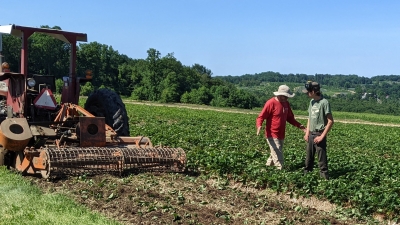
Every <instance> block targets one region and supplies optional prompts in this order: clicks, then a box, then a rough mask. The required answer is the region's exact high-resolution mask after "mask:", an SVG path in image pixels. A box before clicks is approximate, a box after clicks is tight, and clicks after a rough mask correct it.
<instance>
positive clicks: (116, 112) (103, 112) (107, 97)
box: [85, 89, 129, 136]
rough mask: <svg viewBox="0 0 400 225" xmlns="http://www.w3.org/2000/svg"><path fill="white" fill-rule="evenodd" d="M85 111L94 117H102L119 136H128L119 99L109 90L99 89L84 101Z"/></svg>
mask: <svg viewBox="0 0 400 225" xmlns="http://www.w3.org/2000/svg"><path fill="white" fill-rule="evenodd" d="M85 109H86V110H87V111H89V112H90V113H91V114H93V115H94V116H96V117H104V118H105V120H106V124H107V125H109V126H110V127H112V128H113V129H114V130H115V132H117V134H118V135H119V136H129V120H128V115H127V113H126V109H125V104H124V103H123V102H122V99H121V97H120V96H119V95H118V94H117V93H115V92H114V91H111V90H109V89H99V90H97V91H95V92H93V93H92V94H90V95H89V97H88V98H87V100H86V103H85Z"/></svg>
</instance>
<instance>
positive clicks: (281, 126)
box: [256, 97, 301, 140]
mask: <svg viewBox="0 0 400 225" xmlns="http://www.w3.org/2000/svg"><path fill="white" fill-rule="evenodd" d="M264 120H266V123H267V124H266V126H265V136H266V137H267V138H270V137H272V138H277V139H280V140H283V139H285V130H286V121H287V122H289V123H290V124H292V125H293V126H295V127H300V126H301V124H300V123H299V122H297V120H296V119H295V118H294V114H293V112H292V109H291V108H290V104H289V102H279V101H278V100H277V99H275V97H273V98H271V99H269V100H268V101H267V102H266V103H265V105H264V108H263V110H262V111H261V113H260V114H259V115H258V117H257V120H256V126H257V127H261V126H262V124H263V122H264Z"/></svg>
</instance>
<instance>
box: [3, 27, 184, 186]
mask: <svg viewBox="0 0 400 225" xmlns="http://www.w3.org/2000/svg"><path fill="white" fill-rule="evenodd" d="M2 33H3V34H8V35H13V36H16V37H19V38H21V40H22V46H21V55H20V57H21V59H20V63H21V64H20V71H19V72H11V71H10V69H9V65H8V63H6V62H2V60H1V55H0V64H1V68H0V165H5V166H7V167H8V168H10V169H14V170H16V171H18V172H20V173H22V174H24V175H38V176H41V177H43V178H45V179H48V178H53V177H62V176H68V175H72V176H74V175H82V174H93V175H94V174H103V173H113V174H118V175H122V174H126V173H136V172H140V171H160V172H183V171H184V170H185V164H186V154H185V151H184V150H183V149H182V148H170V147H162V146H153V145H152V142H151V140H150V139H149V138H148V137H145V136H136V137H131V136H130V134H129V119H128V117H127V112H126V109H125V105H124V103H123V101H122V100H121V97H120V96H119V95H117V94H116V93H115V92H114V91H111V90H108V89H99V90H97V91H95V92H93V93H92V94H90V95H89V96H88V97H87V100H86V103H85V105H84V107H81V106H80V105H79V96H80V85H82V84H84V83H86V82H90V81H91V80H92V79H93V78H92V74H91V71H87V72H86V74H85V76H82V77H78V76H77V75H76V58H77V57H76V51H77V42H78V41H79V42H87V35H86V34H85V33H76V32H68V31H63V30H56V29H47V28H34V27H26V26H19V25H4V26H0V35H1V34H2ZM34 33H42V34H46V35H49V36H52V37H54V38H57V39H59V40H62V41H64V42H66V43H69V44H70V46H71V50H70V66H69V67H70V68H69V74H68V76H65V77H63V88H62V92H61V100H60V102H59V103H57V101H56V98H55V96H54V94H53V93H55V91H56V90H55V88H56V87H55V77H54V76H52V75H37V74H30V73H29V71H28V38H29V37H30V36H31V35H32V34H34ZM0 46H1V45H0ZM0 53H1V49H0Z"/></svg>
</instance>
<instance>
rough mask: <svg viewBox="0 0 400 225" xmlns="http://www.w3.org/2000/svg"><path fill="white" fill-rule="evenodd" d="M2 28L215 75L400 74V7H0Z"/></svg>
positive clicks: (181, 1) (250, 3)
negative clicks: (153, 56) (171, 58)
mask: <svg viewBox="0 0 400 225" xmlns="http://www.w3.org/2000/svg"><path fill="white" fill-rule="evenodd" d="M0 5H1V11H0V25H7V24H17V25H22V26H32V27H39V26H41V25H49V26H51V27H52V26H60V27H61V28H62V29H63V30H67V31H73V32H82V33H87V34H88V39H89V41H90V42H92V41H97V42H99V43H101V44H106V45H109V46H112V47H113V48H114V49H115V50H117V51H118V52H119V53H121V54H125V55H127V56H129V57H131V58H134V59H137V58H146V57H147V50H148V49H149V48H154V49H157V50H158V51H159V52H160V53H161V55H162V56H165V55H166V54H168V53H174V55H175V57H176V58H177V60H179V61H181V62H182V63H183V64H184V65H187V66H191V65H193V64H195V63H198V64H201V65H203V66H205V67H207V68H208V69H210V70H211V71H212V72H213V75H215V76H217V75H243V74H254V73H261V72H266V71H274V72H279V73H282V74H288V73H294V74H296V73H304V74H309V75H313V74H316V73H318V74H345V75H348V74H356V75H358V76H364V77H372V76H376V75H392V74H394V75H400V13H399V12H400V1H396V0H392V1H389V0H379V1H378V0H376V1H370V0H362V1H361V0H335V1H333V0H331V1H325V0H279V1H278V0H275V1H269V0H141V1H139V0H113V1H104V0H92V1H89V0H80V1H77V0H69V1H59V0H35V1H32V0H18V1H16V0H13V1H10V0H0Z"/></svg>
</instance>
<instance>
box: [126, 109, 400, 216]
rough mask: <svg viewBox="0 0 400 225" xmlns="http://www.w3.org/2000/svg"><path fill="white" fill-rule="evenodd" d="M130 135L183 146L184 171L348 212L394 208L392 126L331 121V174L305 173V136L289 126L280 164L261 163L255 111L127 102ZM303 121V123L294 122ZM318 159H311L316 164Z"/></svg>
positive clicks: (397, 209) (399, 202) (398, 166)
mask: <svg viewBox="0 0 400 225" xmlns="http://www.w3.org/2000/svg"><path fill="white" fill-rule="evenodd" d="M127 111H128V114H129V117H130V129H131V135H143V136H148V137H150V138H151V140H152V142H153V144H154V145H159V144H161V145H168V146H171V147H182V148H183V149H185V151H186V153H187V157H188V169H189V170H192V171H197V172H201V173H203V174H218V175H219V176H222V177H227V178H229V179H232V180H235V181H238V182H244V183H246V184H249V185H254V186H257V187H268V188H272V189H274V190H276V191H278V192H287V193H291V194H293V195H302V196H310V195H313V196H317V197H318V198H320V199H324V200H329V201H330V202H332V203H335V204H337V205H339V206H341V208H342V209H343V210H344V211H346V209H347V208H351V209H352V210H351V211H350V214H352V215H351V216H357V217H360V218H361V217H362V216H365V215H372V214H380V215H383V216H385V217H386V218H389V219H395V218H398V217H399V213H400V178H399V176H398V175H399V174H400V161H399V159H400V146H399V145H398V144H397V143H398V140H399V139H400V132H398V128H394V127H383V126H372V125H362V124H345V123H335V124H334V127H333V129H332V131H331V132H330V133H329V136H328V157H329V170H330V177H331V179H330V180H328V181H326V180H323V179H320V178H319V173H318V168H317V166H316V168H315V170H314V172H313V173H311V174H308V175H303V164H304V159H305V145H306V143H305V141H304V140H303V135H304V134H303V133H302V131H300V130H299V129H297V128H294V127H293V126H291V125H290V124H288V125H287V132H286V135H287V136H286V139H285V144H284V151H285V169H284V170H283V171H277V170H275V169H274V168H271V167H266V166H265V162H266V159H267V158H268V156H269V151H268V150H267V145H266V142H265V139H264V138H263V136H262V135H260V136H256V129H255V119H256V117H257V115H254V114H242V113H228V112H214V111H206V110H193V109H187V108H170V107H165V106H164V107H163V106H161V107H157V106H146V105H130V104H127ZM300 122H302V123H305V120H300ZM316 164H317V163H316Z"/></svg>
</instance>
